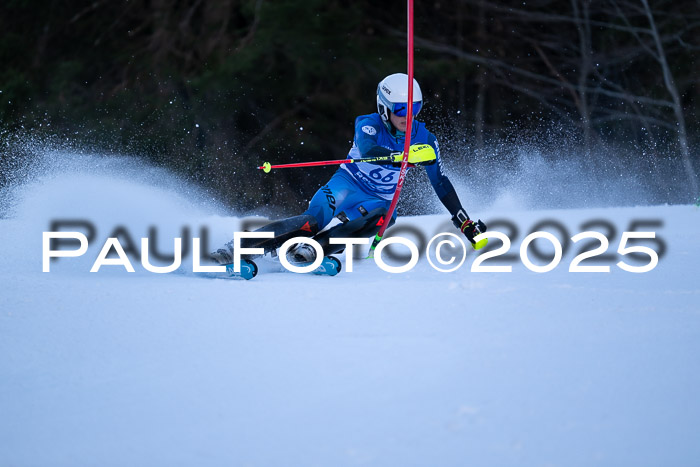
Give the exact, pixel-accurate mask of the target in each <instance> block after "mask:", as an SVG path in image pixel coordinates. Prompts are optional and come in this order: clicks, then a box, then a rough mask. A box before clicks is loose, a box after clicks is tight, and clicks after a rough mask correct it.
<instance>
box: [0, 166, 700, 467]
mask: <svg viewBox="0 0 700 467" xmlns="http://www.w3.org/2000/svg"><path fill="white" fill-rule="evenodd" d="M185 192H186V189H185V187H183V186H177V185H174V186H172V187H167V186H153V185H152V184H149V183H148V181H147V180H140V181H133V180H130V179H128V178H125V177H119V176H118V175H115V174H111V173H100V172H99V171H92V172H91V171H86V172H82V173H79V172H68V173H56V174H53V175H52V176H50V177H48V176H47V177H38V178H36V179H35V180H33V181H31V182H29V183H26V184H24V185H22V186H21V187H20V188H18V193H19V194H17V195H15V199H16V200H17V205H16V207H15V209H14V210H13V212H14V214H13V215H12V216H11V217H9V218H6V219H0V258H1V262H0V284H1V285H0V287H1V291H2V293H1V296H0V465H2V466H47V465H51V466H80V465H101V466H110V465H114V466H123V465H134V466H141V465H143V466H160V465H163V466H165V465H167V466H172V465H226V466H233V465H235V466H280V465H284V466H331V465H332V466H343V465H376V466H389V465H391V466H394V465H395V466H463V465H538V466H540V465H541V466H578V465H580V466H591V465H610V466H620V465H635V466H644V465H649V466H661V465H663V466H669V465H673V466H684V465H698V463H700V443H699V442H698V434H699V433H700V397H698V393H699V391H700V283H699V281H698V276H697V274H696V271H697V261H698V259H700V245H699V244H698V240H697V239H698V234H697V232H698V231H700V210H698V208H696V207H694V206H654V207H633V208H629V207H628V208H597V209H577V210H548V211H527V210H518V211H513V212H504V211H501V210H498V211H496V210H482V211H480V212H478V215H479V217H481V218H482V219H484V220H486V221H489V220H490V219H495V218H499V219H508V220H510V221H512V222H514V223H515V224H516V225H517V226H518V227H519V228H520V235H519V236H518V237H517V238H511V240H512V242H513V244H512V248H511V251H512V252H515V253H517V252H518V249H519V246H520V242H521V241H522V238H523V237H524V234H525V233H527V232H529V231H530V230H528V229H530V228H531V227H532V226H534V225H535V224H536V223H537V222H539V221H541V220H544V219H556V220H557V221H559V222H561V223H563V224H564V225H565V226H566V228H567V230H568V232H569V235H570V236H573V235H574V234H576V233H579V232H581V231H582V230H581V225H582V224H584V223H585V222H588V221H591V220H596V219H597V220H601V219H603V220H607V221H608V222H610V223H613V224H614V225H615V226H616V227H617V236H616V237H615V238H611V239H610V248H609V250H608V252H609V253H613V254H614V253H615V251H616V250H617V247H618V241H619V237H620V233H621V232H622V231H625V230H627V228H628V226H629V223H630V221H631V220H635V219H636V220H638V219H646V220H657V221H660V222H661V225H660V226H659V227H658V228H654V229H653V230H654V231H655V232H656V234H657V237H658V238H661V239H662V241H663V242H664V243H665V244H666V246H667V251H666V253H665V254H664V255H663V256H662V258H661V260H660V261H659V264H658V266H657V267H656V268H655V269H654V270H653V271H651V272H649V273H644V274H633V273H629V272H625V271H623V270H621V269H619V268H618V267H617V266H615V263H616V262H617V261H619V260H621V259H624V258H623V257H621V256H619V255H615V259H614V260H610V261H608V262H607V263H605V264H609V265H610V266H611V272H610V273H571V272H568V265H569V264H570V262H571V259H572V258H573V256H574V255H575V253H576V251H577V250H578V245H576V248H574V247H572V248H570V251H569V253H568V254H567V255H566V256H565V257H564V259H563V260H562V263H561V264H560V265H559V266H558V267H557V268H556V269H554V270H553V271H551V272H547V273H544V274H538V273H534V272H531V271H529V270H528V269H527V268H526V267H525V266H524V265H523V264H522V262H521V261H520V260H519V259H518V260H514V261H510V262H509V263H507V264H511V265H512V266H513V272H511V273H475V272H471V271H470V266H471V263H472V262H473V260H474V258H475V257H476V255H475V254H474V253H473V252H472V253H470V254H469V256H468V258H467V260H466V262H465V264H464V265H463V266H462V268H460V269H459V270H458V271H455V272H452V273H440V272H437V271H435V270H434V269H432V268H431V267H430V265H429V264H428V262H427V261H426V260H425V259H422V260H421V261H420V262H419V263H418V265H417V266H416V267H415V268H414V269H413V270H412V271H410V272H408V273H404V274H390V273H387V272H384V271H382V270H381V269H380V268H378V267H377V266H376V265H375V264H374V263H372V262H371V261H367V260H363V261H358V262H357V263H356V264H355V271H354V272H352V273H348V272H346V271H344V272H342V273H341V274H339V275H338V276H336V277H333V278H331V277H322V276H313V275H298V274H292V273H285V272H279V267H275V266H264V268H265V269H266V271H267V272H263V273H261V274H260V275H259V276H258V277H257V278H255V279H254V280H252V281H235V280H215V279H203V278H200V277H196V276H195V275H193V274H191V273H173V274H167V275H158V274H153V273H149V272H146V271H145V270H144V269H143V267H141V265H140V264H139V263H138V261H134V262H133V263H134V267H135V268H136V272H135V273H127V272H126V271H125V270H124V268H122V267H120V266H103V268H102V269H101V270H100V271H99V272H98V273H90V272H89V270H90V267H91V266H92V262H93V261H94V259H95V258H96V257H97V254H98V253H99V250H100V249H101V247H102V245H103V244H104V242H105V240H106V238H107V237H108V236H109V234H110V233H111V232H112V231H114V229H115V228H116V227H118V226H123V227H125V228H126V230H127V231H128V232H129V233H130V235H131V236H132V237H133V238H134V239H135V240H136V241H138V239H139V238H140V237H144V236H147V232H148V228H149V226H157V228H158V235H159V236H158V249H159V250H162V251H168V245H171V244H172V239H173V238H174V237H175V236H180V231H181V228H182V226H183V225H188V226H191V227H192V232H193V233H195V234H196V233H197V232H198V231H199V228H200V226H207V227H208V228H209V232H210V242H211V244H212V245H214V246H216V245H218V244H220V243H223V242H224V241H226V240H227V239H228V238H229V237H230V236H231V235H232V232H233V231H234V230H237V229H238V228H240V226H241V220H240V219H238V218H236V217H233V216H227V215H222V212H221V211H217V210H216V209H213V208H212V206H211V205H210V204H208V203H204V202H201V201H199V200H198V199H197V198H194V199H193V198H190V197H188V196H187V195H186V194H183V193H185ZM514 197H517V194H515V195H514ZM56 219H83V220H89V221H90V222H91V223H92V224H93V225H94V226H95V227H96V239H95V240H94V241H93V242H92V243H91V244H90V249H89V250H88V253H87V254H86V255H84V256H83V257H81V258H62V259H60V260H58V261H55V262H53V263H52V264H51V272H50V273H44V272H42V271H41V269H42V255H41V253H42V243H41V238H42V232H43V231H46V230H48V229H49V224H50V222H51V221H52V220H56ZM446 219H447V216H445V215H435V216H422V217H414V218H404V219H401V220H400V222H399V224H398V225H404V226H406V225H409V226H413V227H416V228H418V229H420V230H421V231H423V232H425V235H427V236H432V235H433V234H434V233H435V232H436V231H440V226H442V227H445V226H446V224H445V220H446ZM543 230H545V229H543ZM504 233H508V232H506V231H504ZM553 233H555V235H557V236H558V237H560V238H561V234H558V233H557V231H556V230H554V231H553ZM407 237H408V236H407ZM538 242H541V241H539V240H538ZM539 244H540V246H541V247H542V249H544V247H543V245H545V244H546V242H541V243H539ZM650 245H652V246H653V245H654V244H650ZM170 251H171V252H172V246H170ZM397 251H398V250H397ZM341 259H344V258H343V257H342V255H341ZM628 261H629V262H630V264H642V263H634V262H633V261H631V260H628ZM485 264H505V263H488V262H487V263H485ZM584 264H590V263H584ZM190 267H191V257H190V258H189V259H187V258H186V259H185V260H184V261H183V269H184V270H187V268H190Z"/></svg>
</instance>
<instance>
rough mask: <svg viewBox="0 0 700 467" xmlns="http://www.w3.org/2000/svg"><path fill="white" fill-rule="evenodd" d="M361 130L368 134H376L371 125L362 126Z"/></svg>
mask: <svg viewBox="0 0 700 467" xmlns="http://www.w3.org/2000/svg"><path fill="white" fill-rule="evenodd" d="M362 131H363V132H365V133H367V134H368V135H370V136H374V135H376V134H377V129H376V128H374V127H373V126H369V125H365V126H363V127H362Z"/></svg>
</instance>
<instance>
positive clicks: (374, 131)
mask: <svg viewBox="0 0 700 467" xmlns="http://www.w3.org/2000/svg"><path fill="white" fill-rule="evenodd" d="M380 131H382V128H380V127H378V124H377V123H376V122H375V121H373V120H372V119H370V118H366V117H358V119H357V120H356V121H355V144H356V145H357V148H358V149H359V150H360V155H361V156H362V157H382V156H390V155H391V154H392V153H393V152H394V151H392V150H391V149H387V148H385V147H382V146H380V145H379V144H378V143H377V135H378V134H379V132H380Z"/></svg>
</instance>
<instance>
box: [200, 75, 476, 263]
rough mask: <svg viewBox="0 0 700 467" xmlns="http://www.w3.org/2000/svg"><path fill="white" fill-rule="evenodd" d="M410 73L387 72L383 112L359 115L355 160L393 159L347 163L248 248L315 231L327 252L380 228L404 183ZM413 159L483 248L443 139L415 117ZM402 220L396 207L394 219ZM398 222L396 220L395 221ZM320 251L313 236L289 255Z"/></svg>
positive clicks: (269, 248) (222, 255)
mask: <svg viewBox="0 0 700 467" xmlns="http://www.w3.org/2000/svg"><path fill="white" fill-rule="evenodd" d="M413 96H414V102H413V116H414V117H415V116H417V115H418V113H419V112H420V111H421V108H422V106H423V95H422V93H421V89H420V86H419V85H418V82H417V81H416V80H415V79H414V80H413ZM407 102H408V76H407V75H406V74H404V73H395V74H392V75H389V76H387V77H386V78H384V79H383V80H382V81H381V82H380V83H379V85H378V86H377V112H376V113H372V114H369V115H361V116H359V117H357V119H356V120H355V139H354V142H353V145H352V148H351V149H350V153H349V154H348V159H356V158H360V157H362V158H369V157H382V156H390V157H391V158H392V159H393V160H394V162H393V163H389V164H387V163H371V162H356V163H344V164H342V165H341V166H340V168H339V169H338V170H337V171H336V172H335V174H334V175H333V176H332V177H331V179H330V181H329V182H328V183H327V184H326V185H324V186H322V187H321V188H320V189H319V190H318V191H317V192H316V194H315V195H314V196H313V198H312V199H311V202H310V203H309V208H308V209H307V210H306V212H304V214H302V215H299V216H295V217H291V218H288V219H283V220H280V221H276V222H272V223H271V224H268V225H266V226H264V227H262V228H261V229H259V230H258V231H265V232H274V233H275V237H274V238H273V239H263V240H261V239H250V240H249V239H244V240H243V241H242V243H241V245H242V246H244V247H247V248H249V247H261V248H264V249H265V251H266V252H272V253H273V254H275V252H276V249H277V248H278V247H279V246H280V245H281V244H282V243H284V242H285V241H286V240H288V239H290V238H293V237H298V236H307V237H313V238H314V239H315V240H316V241H318V242H319V243H320V244H321V245H322V247H323V249H324V254H325V255H329V254H331V253H335V252H338V251H340V250H342V248H343V246H342V245H331V244H329V241H328V239H329V238H331V237H370V236H374V235H375V234H376V233H377V231H378V230H379V228H380V226H381V225H382V222H384V218H383V216H384V215H385V214H386V212H387V210H388V208H389V205H390V204H391V200H392V197H393V195H394V192H395V191H396V185H397V183H398V178H399V171H400V163H401V160H402V158H403V153H402V151H403V148H404V142H405V132H406V126H407V121H406V119H407V118H406V114H407V111H408V110H407V108H408V106H407ZM408 162H409V166H424V167H425V170H426V172H427V173H428V178H429V179H430V183H431V184H432V186H433V189H434V190H435V193H436V194H437V196H438V198H439V199H440V201H441V202H442V204H443V205H444V206H445V207H446V208H447V210H448V211H449V212H450V214H452V221H453V223H454V225H455V226H456V227H457V228H458V229H460V230H461V231H462V232H463V233H464V235H465V236H466V237H467V239H468V240H469V241H470V242H471V244H472V246H474V248H479V247H480V246H481V245H479V246H477V245H476V242H475V241H474V237H476V236H477V235H479V234H480V233H482V232H484V231H485V230H486V225H485V224H484V223H483V222H481V220H479V221H477V222H474V221H472V220H471V219H470V218H469V216H468V215H467V213H466V211H465V210H464V208H463V207H462V203H460V201H459V198H458V196H457V192H456V191H455V189H454V187H453V186H452V183H451V182H450V180H449V179H448V178H447V176H446V175H445V173H444V172H443V167H442V160H441V159H440V148H439V146H438V142H437V138H436V137H435V135H433V134H432V133H431V132H430V131H428V130H427V129H426V127H425V124H424V123H422V122H418V121H416V120H413V124H412V128H411V150H410V151H409V158H408ZM395 219H396V211H394V214H393V216H392V219H391V221H390V222H391V223H393V222H394V221H395ZM389 225H391V224H389ZM232 248H233V245H232V242H229V243H228V244H226V245H225V246H224V247H223V248H220V249H218V250H217V251H215V252H213V253H212V254H211V256H212V258H214V259H215V260H216V261H218V262H219V263H221V264H229V263H231V262H232V261H233V256H232ZM315 256H316V252H315V250H314V248H313V247H311V246H310V245H308V244H306V243H298V244H296V245H295V246H293V247H292V248H290V249H289V252H288V259H289V260H290V261H291V262H296V263H308V262H312V261H314V259H315Z"/></svg>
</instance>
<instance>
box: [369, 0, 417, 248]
mask: <svg viewBox="0 0 700 467" xmlns="http://www.w3.org/2000/svg"><path fill="white" fill-rule="evenodd" d="M407 7H408V15H407V16H408V25H407V34H408V51H407V52H408V102H407V105H408V109H407V110H408V111H407V114H406V136H405V143H404V147H403V159H402V160H401V170H400V171H399V181H398V183H397V184H396V191H395V192H394V197H393V198H392V199H391V204H390V205H389V210H388V211H387V212H386V215H385V216H384V223H383V224H382V225H381V227H379V232H377V235H375V237H374V241H373V242H372V246H371V247H370V249H369V255H368V258H373V257H374V250H375V248H377V245H379V242H381V241H382V237H384V232H385V231H386V228H387V227H388V226H389V223H390V222H391V216H393V215H394V210H395V209H396V204H397V203H398V202H399V195H400V194H401V189H402V188H403V183H404V181H405V180H406V172H407V171H408V155H409V154H408V150H409V149H410V147H411V132H412V126H413V0H408V5H407Z"/></svg>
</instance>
